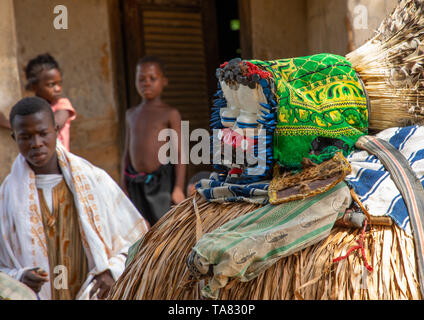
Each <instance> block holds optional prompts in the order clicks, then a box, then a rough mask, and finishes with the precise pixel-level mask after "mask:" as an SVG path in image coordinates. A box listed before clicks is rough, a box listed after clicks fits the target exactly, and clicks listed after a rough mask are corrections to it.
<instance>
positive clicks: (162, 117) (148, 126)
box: [130, 110, 169, 132]
mask: <svg viewBox="0 0 424 320" xmlns="http://www.w3.org/2000/svg"><path fill="white" fill-rule="evenodd" d="M168 122H169V119H168V115H167V114H166V113H164V112H160V111H156V110H155V111H150V112H149V111H144V112H143V111H140V112H137V113H136V114H134V115H133V116H132V117H131V119H130V127H131V129H132V130H135V131H137V132H140V131H158V130H161V129H165V128H168Z"/></svg>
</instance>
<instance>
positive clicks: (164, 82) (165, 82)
mask: <svg viewBox="0 0 424 320" xmlns="http://www.w3.org/2000/svg"><path fill="white" fill-rule="evenodd" d="M167 85H168V78H167V77H163V86H164V87H166V86H167Z"/></svg>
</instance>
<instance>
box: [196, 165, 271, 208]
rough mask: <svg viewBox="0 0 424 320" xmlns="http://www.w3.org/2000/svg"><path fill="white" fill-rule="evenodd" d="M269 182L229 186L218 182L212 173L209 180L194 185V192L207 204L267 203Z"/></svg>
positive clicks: (216, 176)
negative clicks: (207, 202)
mask: <svg viewBox="0 0 424 320" xmlns="http://www.w3.org/2000/svg"><path fill="white" fill-rule="evenodd" d="M268 187H269V181H260V182H255V183H251V184H243V185H241V184H231V183H225V182H222V181H219V179H218V174H217V173H216V172H213V173H212V174H211V176H210V177H209V179H202V180H200V182H199V183H198V184H196V190H197V192H199V193H200V194H201V195H202V196H203V197H204V198H205V199H206V200H207V201H209V202H221V203H223V202H243V201H244V202H250V203H257V204H267V203H268V200H269V198H268Z"/></svg>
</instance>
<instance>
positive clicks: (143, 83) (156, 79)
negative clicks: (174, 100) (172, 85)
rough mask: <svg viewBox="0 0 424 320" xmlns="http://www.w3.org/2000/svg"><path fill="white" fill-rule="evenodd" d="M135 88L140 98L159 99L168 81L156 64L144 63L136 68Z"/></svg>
mask: <svg viewBox="0 0 424 320" xmlns="http://www.w3.org/2000/svg"><path fill="white" fill-rule="evenodd" d="M135 81H136V88H137V92H138V94H139V95H140V96H142V97H143V98H144V99H146V100H153V99H155V98H157V97H159V96H160V95H161V93H162V90H163V88H164V87H165V86H166V85H167V84H168V80H167V79H166V77H165V76H164V75H163V73H162V71H161V70H160V67H159V66H158V64H157V63H150V62H148V63H144V64H141V65H139V66H138V67H137V73H136V79H135Z"/></svg>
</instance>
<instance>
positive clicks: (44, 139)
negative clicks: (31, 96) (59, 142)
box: [12, 111, 57, 174]
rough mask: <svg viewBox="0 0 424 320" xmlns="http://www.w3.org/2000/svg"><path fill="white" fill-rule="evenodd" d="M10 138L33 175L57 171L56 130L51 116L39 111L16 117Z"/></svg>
mask: <svg viewBox="0 0 424 320" xmlns="http://www.w3.org/2000/svg"><path fill="white" fill-rule="evenodd" d="M12 129H13V133H12V137H13V138H14V139H15V141H16V143H17V144H18V148H19V152H20V153H21V154H22V156H23V157H24V158H25V159H26V161H27V162H28V164H29V165H30V167H31V168H32V169H33V170H34V172H35V174H51V173H56V171H57V155H56V138H57V130H56V128H55V127H54V125H53V120H52V119H51V116H50V115H49V114H48V113H47V112H45V111H40V112H37V113H34V114H29V115H26V116H21V115H16V116H15V118H14V120H13V127H12Z"/></svg>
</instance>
